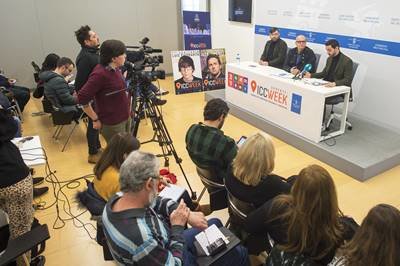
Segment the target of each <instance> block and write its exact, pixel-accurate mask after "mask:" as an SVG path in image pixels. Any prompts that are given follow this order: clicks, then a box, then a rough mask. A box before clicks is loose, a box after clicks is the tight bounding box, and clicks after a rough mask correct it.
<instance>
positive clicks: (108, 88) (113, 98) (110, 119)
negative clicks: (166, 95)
mask: <svg viewBox="0 0 400 266" xmlns="http://www.w3.org/2000/svg"><path fill="white" fill-rule="evenodd" d="M125 52H126V47H125V44H124V43H123V42H121V41H118V40H107V41H105V42H103V44H102V45H101V47H100V64H98V65H97V66H96V67H95V68H94V69H93V71H92V73H91V74H90V76H89V79H88V81H87V82H86V83H85V85H84V86H83V87H82V88H81V89H80V90H79V92H78V103H79V104H82V105H83V110H84V112H85V113H86V114H87V115H88V116H89V117H90V119H92V120H93V128H94V129H98V130H100V133H101V134H102V135H103V137H104V138H105V140H106V141H107V142H109V141H110V140H111V138H112V136H113V135H115V134H117V133H124V132H129V131H130V124H131V118H130V104H129V95H128V92H127V90H126V84H125V80H124V77H123V76H122V73H121V70H120V68H121V67H122V66H123V65H124V63H125V57H126V54H125ZM92 100H95V102H96V106H95V110H94V109H93V108H92V106H91V105H90V104H89V103H90V101H92Z"/></svg>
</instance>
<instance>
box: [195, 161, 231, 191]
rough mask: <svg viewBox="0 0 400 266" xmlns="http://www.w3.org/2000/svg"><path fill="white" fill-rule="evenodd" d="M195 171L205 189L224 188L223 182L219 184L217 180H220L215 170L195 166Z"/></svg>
mask: <svg viewBox="0 0 400 266" xmlns="http://www.w3.org/2000/svg"><path fill="white" fill-rule="evenodd" d="M196 171H197V174H198V175H199V177H200V180H201V182H202V183H203V184H204V186H205V187H207V188H208V187H211V188H225V185H224V183H222V182H223V181H222V182H219V180H222V178H220V177H218V175H217V173H216V171H215V170H213V169H211V168H207V169H206V168H202V167H199V166H196Z"/></svg>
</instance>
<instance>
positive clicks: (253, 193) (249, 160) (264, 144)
mask: <svg viewBox="0 0 400 266" xmlns="http://www.w3.org/2000/svg"><path fill="white" fill-rule="evenodd" d="M274 166H275V148H274V144H273V143H272V139H271V137H270V136H269V135H267V134H261V133H257V134H255V135H252V136H250V137H249V138H248V139H247V140H246V142H245V143H244V144H243V145H242V146H241V147H240V148H239V151H238V153H237V155H236V158H235V159H234V160H233V163H232V167H231V168H230V170H229V171H228V175H227V177H226V178H225V186H226V189H227V190H228V191H229V192H230V193H231V194H232V195H233V196H234V197H235V198H237V199H239V200H241V201H244V202H247V203H251V204H253V205H254V206H255V207H256V208H257V207H260V206H261V205H263V204H264V203H265V202H267V201H268V200H270V199H272V198H274V197H275V196H277V195H280V194H282V193H289V192H290V187H291V184H290V183H288V182H286V180H285V179H283V178H282V177H280V176H278V175H275V174H273V173H272V171H273V170H274Z"/></svg>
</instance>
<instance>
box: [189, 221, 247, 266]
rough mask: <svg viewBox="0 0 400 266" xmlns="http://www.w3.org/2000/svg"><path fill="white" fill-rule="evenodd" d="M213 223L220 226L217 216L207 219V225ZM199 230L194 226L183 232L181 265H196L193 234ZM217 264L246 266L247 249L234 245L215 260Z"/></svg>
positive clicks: (220, 265)
mask: <svg viewBox="0 0 400 266" xmlns="http://www.w3.org/2000/svg"><path fill="white" fill-rule="evenodd" d="M213 224H215V225H216V226H217V227H218V228H219V227H222V223H221V221H220V220H219V219H217V218H212V219H210V220H208V226H210V225H213ZM200 232H201V230H199V229H196V228H190V229H186V230H185V231H184V232H183V237H184V238H185V249H184V251H183V265H197V263H196V257H197V253H196V248H195V246H194V244H193V242H194V240H195V235H197V234H198V233H200ZM216 265H218V266H224V265H226V266H232V265H235V266H247V265H249V259H248V255H247V249H245V248H244V247H243V246H242V245H238V246H236V247H235V248H234V249H232V250H231V251H229V252H228V253H227V254H225V255H224V256H222V257H221V258H219V259H218V261H217V262H216Z"/></svg>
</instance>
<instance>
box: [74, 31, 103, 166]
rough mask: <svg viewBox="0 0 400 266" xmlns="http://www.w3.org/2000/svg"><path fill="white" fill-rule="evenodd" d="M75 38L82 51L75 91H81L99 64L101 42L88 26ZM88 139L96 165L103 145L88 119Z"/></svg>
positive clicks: (92, 160)
mask: <svg viewBox="0 0 400 266" xmlns="http://www.w3.org/2000/svg"><path fill="white" fill-rule="evenodd" d="M75 36H76V39H77V41H78V42H79V44H80V45H81V47H82V49H81V51H80V52H79V54H78V56H77V57H76V79H75V90H76V91H77V92H79V90H80V89H81V88H82V87H83V85H85V83H86V81H87V80H88V79H89V75H90V73H92V70H93V69H94V67H95V66H96V65H97V64H98V63H99V60H100V57H99V46H100V40H99V36H98V35H97V34H96V32H94V31H92V30H91V28H90V27H89V26H88V25H86V26H82V27H80V28H79V29H78V30H77V31H75ZM86 139H87V143H88V149H89V156H88V162H89V163H93V164H94V163H96V162H97V161H98V160H99V158H100V155H101V145H100V140H99V130H97V129H95V128H93V121H92V119H91V118H90V117H88V127H87V131H86Z"/></svg>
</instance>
